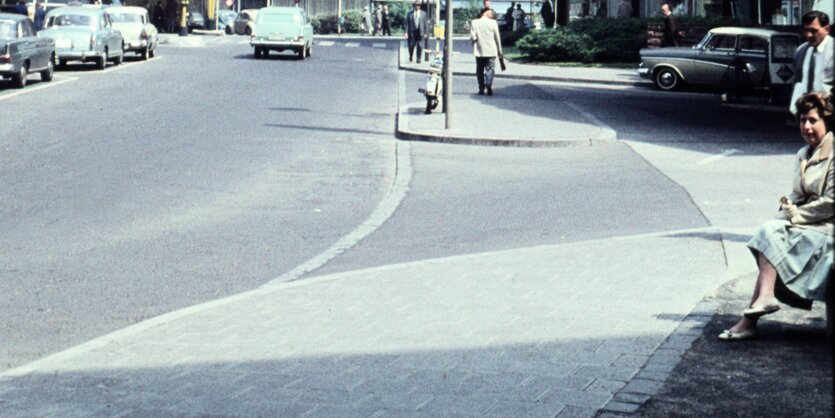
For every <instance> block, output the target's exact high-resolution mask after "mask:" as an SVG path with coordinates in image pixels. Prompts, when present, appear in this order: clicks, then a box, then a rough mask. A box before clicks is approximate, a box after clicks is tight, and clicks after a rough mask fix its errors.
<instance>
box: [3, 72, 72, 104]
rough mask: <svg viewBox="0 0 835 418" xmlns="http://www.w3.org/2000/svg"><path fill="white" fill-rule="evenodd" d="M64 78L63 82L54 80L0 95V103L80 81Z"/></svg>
mask: <svg viewBox="0 0 835 418" xmlns="http://www.w3.org/2000/svg"><path fill="white" fill-rule="evenodd" d="M63 77H66V78H64V79H63V80H52V81H50V82H42V83H38V84H37V85H35V86H32V87H29V88H25V89H21V90H18V91H15V92H12V93H7V94H3V95H0V101H2V100H6V99H11V98H12V97H17V96H20V95H23V94H26V93H32V92H35V91H38V90H43V89H47V88H50V87H54V86H57V85H60V84H64V83H69V82H70V81H76V80H78V78H77V77H68V76H62V78H63Z"/></svg>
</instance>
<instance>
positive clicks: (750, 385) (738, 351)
mask: <svg viewBox="0 0 835 418" xmlns="http://www.w3.org/2000/svg"><path fill="white" fill-rule="evenodd" d="M754 281H755V277H754V275H753V274H751V275H746V276H743V277H741V278H739V279H736V280H734V281H733V282H731V283H729V284H726V285H725V286H723V288H722V290H720V292H719V295H718V297H717V302H719V304H720V307H719V313H718V314H717V315H715V316H714V317H713V318H712V320H711V321H710V323H709V324H708V325H707V326H706V327H705V330H704V333H703V335H702V336H701V337H699V338H697V339H696V341H695V342H694V343H693V345H692V346H691V348H690V350H688V351H687V352H686V353H685V355H684V356H683V358H682V361H681V363H679V365H678V366H677V367H676V368H675V369H674V370H673V373H672V375H671V376H670V378H669V379H667V382H666V383H665V385H664V387H663V388H662V389H661V391H660V392H659V393H658V394H657V395H656V396H653V397H652V398H651V399H650V400H649V401H648V402H647V403H645V404H644V405H643V406H642V407H641V408H639V409H638V411H637V412H636V413H634V414H625V415H627V416H640V417H694V416H698V417H725V416H734V417H751V418H755V417H756V418H759V417H830V416H831V414H832V375H831V372H832V356H831V341H830V340H828V339H827V337H826V327H825V324H824V321H823V319H822V317H823V312H822V309H821V306H822V305H821V306H818V307H816V308H814V309H813V310H812V312H808V311H802V310H797V309H791V308H789V307H784V308H785V309H782V310H781V311H780V312H779V313H778V314H775V315H773V316H769V317H766V318H763V319H761V320H760V337H759V338H758V339H756V340H751V341H740V342H730V343H729V342H722V341H720V340H719V339H718V338H717V336H718V335H719V333H721V332H722V331H723V330H725V329H727V328H729V327H731V326H732V325H733V324H735V323H736V321H738V320H739V312H740V311H741V309H742V308H743V307H744V306H745V305H746V303H747V302H748V300H749V298H750V295H748V294H746V293H743V292H740V291H739V290H734V288H736V289H748V288H753V285H754ZM747 284H750V286H746V285H747ZM601 416H608V415H606V414H602V415H601Z"/></svg>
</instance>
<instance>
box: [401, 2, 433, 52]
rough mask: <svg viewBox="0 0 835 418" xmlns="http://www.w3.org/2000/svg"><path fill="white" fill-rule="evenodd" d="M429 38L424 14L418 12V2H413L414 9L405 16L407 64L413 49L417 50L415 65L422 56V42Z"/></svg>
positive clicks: (420, 11)
mask: <svg viewBox="0 0 835 418" xmlns="http://www.w3.org/2000/svg"><path fill="white" fill-rule="evenodd" d="M428 36H429V27H428V26H427V23H426V13H424V12H423V11H422V10H420V2H415V4H414V9H412V10H410V11H409V13H408V14H407V15H406V39H407V40H408V41H409V62H412V57H413V56H414V52H415V48H417V63H418V64H420V58H421V57H422V56H423V45H421V42H423V40H424V39H426V38H427V37H428Z"/></svg>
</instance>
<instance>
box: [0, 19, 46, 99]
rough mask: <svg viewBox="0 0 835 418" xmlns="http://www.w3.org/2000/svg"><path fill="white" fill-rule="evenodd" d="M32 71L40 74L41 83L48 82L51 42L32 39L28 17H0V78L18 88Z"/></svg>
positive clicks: (33, 35) (23, 84)
mask: <svg viewBox="0 0 835 418" xmlns="http://www.w3.org/2000/svg"><path fill="white" fill-rule="evenodd" d="M33 71H40V73H41V80H43V81H50V80H52V73H53V71H55V42H54V41H53V40H52V39H48V38H38V37H37V36H35V30H34V28H33V27H32V21H31V20H29V18H28V17H26V16H22V15H16V14H6V13H0V77H4V78H11V79H12V84H13V85H14V86H15V87H18V88H22V87H24V86H26V77H27V76H28V75H29V73H30V72H33Z"/></svg>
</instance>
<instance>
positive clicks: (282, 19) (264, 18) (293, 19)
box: [258, 13, 299, 24]
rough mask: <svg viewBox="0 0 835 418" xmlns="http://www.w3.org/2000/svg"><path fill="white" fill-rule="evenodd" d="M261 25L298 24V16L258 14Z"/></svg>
mask: <svg viewBox="0 0 835 418" xmlns="http://www.w3.org/2000/svg"><path fill="white" fill-rule="evenodd" d="M258 17H259V18H260V20H261V23H267V24H273V23H298V22H299V15H297V14H290V13H260V14H259V15H258Z"/></svg>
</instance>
